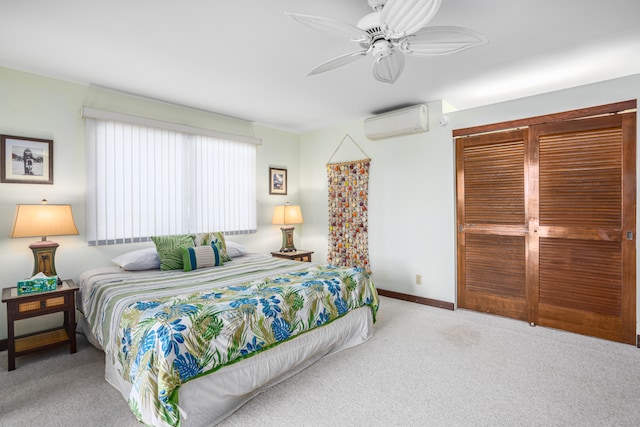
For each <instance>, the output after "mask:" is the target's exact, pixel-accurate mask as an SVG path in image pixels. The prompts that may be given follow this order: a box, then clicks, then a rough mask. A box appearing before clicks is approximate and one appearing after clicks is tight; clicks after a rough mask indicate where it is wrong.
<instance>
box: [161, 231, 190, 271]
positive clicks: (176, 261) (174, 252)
mask: <svg viewBox="0 0 640 427" xmlns="http://www.w3.org/2000/svg"><path fill="white" fill-rule="evenodd" d="M151 240H153V243H155V245H156V250H157V251H158V255H159V256H160V270H163V271H166V270H182V268H183V266H184V265H183V262H182V252H181V251H180V248H191V247H193V246H194V243H193V237H191V236H190V235H186V234H185V235H182V236H153V237H151Z"/></svg>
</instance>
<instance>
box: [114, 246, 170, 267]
mask: <svg viewBox="0 0 640 427" xmlns="http://www.w3.org/2000/svg"><path fill="white" fill-rule="evenodd" d="M111 262H112V263H114V264H115V265H117V266H118V267H120V268H122V269H123V270H127V271H135V270H158V269H160V256H159V255H158V252H157V251H156V248H145V249H138V250H137V251H131V252H127V253H125V254H122V255H119V256H117V257H115V258H114V259H112V260H111Z"/></svg>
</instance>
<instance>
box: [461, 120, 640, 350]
mask: <svg viewBox="0 0 640 427" xmlns="http://www.w3.org/2000/svg"><path fill="white" fill-rule="evenodd" d="M635 122H636V115H635V113H625V114H617V115H610V116H604V117H595V118H588V119H582V120H570V121H559V122H556V123H551V124H540V125H532V126H530V127H528V128H527V129H524V130H518V131H508V132H498V133H489V134H485V135H479V136H471V137H465V138H459V139H458V140H457V178H458V182H457V191H458V212H457V214H458V231H459V233H458V306H459V307H461V308H469V309H473V310H478V311H484V312H490V313H495V314H499V315H504V316H508V317H512V318H516V319H521V320H526V321H528V322H530V323H532V324H539V325H544V326H551V327H555V328H560V329H565V330H569V331H572V332H578V333H582V334H586V335H592V336H597V337H601V338H606V339H610V340H615V341H620V342H627V343H631V344H634V343H635V341H636V335H635V334H636V323H635V310H636V306H635V300H636V285H635V278H636V269H635V238H636V237H635V198H636V188H635V179H636V178H635V157H636V154H635V132H636V130H635Z"/></svg>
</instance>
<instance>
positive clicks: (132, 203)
mask: <svg viewBox="0 0 640 427" xmlns="http://www.w3.org/2000/svg"><path fill="white" fill-rule="evenodd" d="M95 111H96V110H90V113H91V115H92V116H99V114H96V113H95ZM83 114H84V115H85V117H86V125H87V142H88V145H87V154H88V162H87V165H88V175H89V180H88V182H89V188H88V197H87V239H88V241H89V244H90V245H104V244H115V243H130V242H140V241H145V240H148V239H149V237H150V236H159V235H176V234H186V233H199V232H208V231H222V232H224V233H226V234H240V233H251V232H255V231H256V228H257V226H256V224H257V219H256V175H255V169H256V141H259V140H255V139H252V138H248V137H242V136H239V137H237V138H236V139H235V140H234V139H233V136H232V135H227V134H221V135H222V136H223V137H220V136H216V135H217V133H214V132H211V131H205V130H200V129H197V128H193V130H192V129H191V128H187V127H185V126H182V125H176V126H171V124H169V123H168V124H167V125H168V126H162V124H163V123H162V122H155V121H154V122H151V121H148V120H145V119H140V120H136V119H137V118H135V117H129V116H122V115H119V114H117V115H115V116H117V117H114V116H108V117H107V118H95V117H87V116H88V114H87V109H85V110H84V112H83ZM108 114H113V113H108ZM114 118H115V119H118V120H115V119H114ZM123 120H125V121H123ZM135 121H138V122H139V123H132V122H135ZM161 126H162V127H161ZM176 129H177V130H176ZM187 131H191V132H187ZM198 131H203V132H200V133H207V132H209V133H213V134H214V135H213V136H212V135H203V134H198Z"/></svg>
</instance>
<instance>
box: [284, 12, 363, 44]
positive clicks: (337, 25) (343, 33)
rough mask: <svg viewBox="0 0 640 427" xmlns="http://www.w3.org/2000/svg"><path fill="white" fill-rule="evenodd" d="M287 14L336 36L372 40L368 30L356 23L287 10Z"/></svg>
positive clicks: (355, 39)
mask: <svg viewBox="0 0 640 427" xmlns="http://www.w3.org/2000/svg"><path fill="white" fill-rule="evenodd" d="M285 15H287V16H288V17H290V18H291V19H293V20H294V21H297V22H300V23H302V24H304V25H307V26H309V27H311V28H313V29H315V30H318V31H321V32H323V33H329V34H333V35H334V36H335V35H337V36H340V37H347V38H349V39H351V40H352V41H355V42H358V43H361V42H368V41H370V37H369V34H367V32H366V31H363V30H361V29H360V28H358V27H356V26H354V25H349V24H345V23H343V22H340V21H336V20H335V19H331V18H323V17H320V16H311V15H301V14H299V13H291V12H285Z"/></svg>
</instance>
